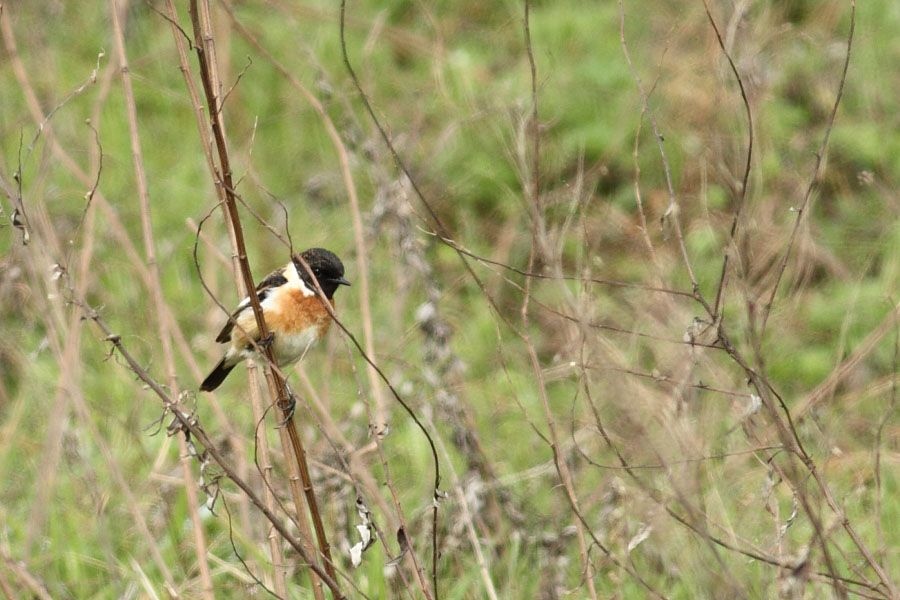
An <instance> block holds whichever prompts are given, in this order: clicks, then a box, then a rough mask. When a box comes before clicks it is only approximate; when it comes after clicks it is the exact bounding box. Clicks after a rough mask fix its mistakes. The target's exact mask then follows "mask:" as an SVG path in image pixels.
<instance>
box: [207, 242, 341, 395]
mask: <svg viewBox="0 0 900 600" xmlns="http://www.w3.org/2000/svg"><path fill="white" fill-rule="evenodd" d="M300 257H303V260H305V261H306V264H308V265H309V268H310V270H312V272H313V275H314V276H315V280H316V281H317V282H318V283H319V286H320V287H321V288H322V291H323V292H324V293H325V297H326V298H328V301H329V302H332V306H333V301H332V296H334V292H335V291H336V290H337V289H338V287H340V286H342V285H350V282H349V281H347V280H346V279H344V264H343V263H342V262H341V260H340V259H339V258H338V257H337V256H335V255H334V253H332V252H329V251H328V250H325V249H324V248H310V249H309V250H305V251H304V252H303V253H302V254H300V255H299V256H293V257H292V258H291V262H289V263H288V264H287V265H285V266H284V267H282V268H281V269H278V270H277V271H274V272H273V273H271V274H269V275H268V276H267V277H266V278H265V279H263V280H262V281H261V282H260V283H259V285H258V286H256V296H257V297H258V298H259V303H260V305H261V306H262V311H263V316H264V317H265V320H266V327H267V328H268V330H269V333H270V334H271V336H272V337H271V339H270V340H266V341H265V343H271V344H272V352H273V354H274V355H275V361H276V362H277V363H278V366H280V367H282V366H285V365H289V364H291V363H294V362H296V361H297V360H299V359H300V358H302V357H303V355H304V354H305V353H306V351H307V350H309V348H310V347H311V346H312V345H313V344H315V343H316V342H317V341H319V340H320V339H321V338H322V337H323V336H324V335H325V334H326V333H327V332H328V328H329V327H330V326H331V315H329V314H328V310H326V308H325V305H324V304H323V303H322V300H321V298H320V297H319V295H318V294H317V293H316V285H315V283H313V280H312V279H311V278H310V276H309V273H308V272H307V270H306V269H305V268H304V267H303V263H302V262H301V261H300ZM251 340H252V341H253V342H258V343H262V342H263V340H260V335H259V329H258V328H257V327H256V318H255V316H254V314H253V307H252V306H250V298H244V300H243V301H242V302H241V303H240V304H238V307H237V310H235V311H234V312H233V313H232V314H231V317H230V318H229V319H228V323H226V324H225V327H223V328H222V331H221V332H220V333H219V335H218V336H217V337H216V341H217V342H219V343H222V344H226V343H227V344H230V345H229V346H228V349H227V350H226V351H225V356H223V357H222V360H220V361H219V364H217V365H216V367H215V368H214V369H213V370H212V372H211V373H210V374H209V375H207V376H206V379H204V380H203V383H201V384H200V390H201V391H204V392H211V391H213V390H214V389H216V388H217V387H219V385H221V383H222V381H224V380H225V377H227V376H228V373H230V372H231V370H232V369H233V368H234V367H235V366H236V365H237V364H238V363H240V362H241V361H243V360H245V359H247V358H250V357H251V356H253V352H254V347H253V344H252V343H251Z"/></svg>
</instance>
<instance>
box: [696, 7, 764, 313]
mask: <svg viewBox="0 0 900 600" xmlns="http://www.w3.org/2000/svg"><path fill="white" fill-rule="evenodd" d="M703 8H704V10H705V11H706V18H707V19H708V20H709V24H710V25H711V26H712V28H713V31H714V32H715V34H716V40H717V41H718V43H719V48H720V49H721V50H722V54H724V55H725V58H726V59H727V60H728V65H729V66H730V67H731V72H732V73H733V74H734V78H735V80H736V81H737V84H738V88H739V89H740V91H741V101H742V102H743V103H744V110H745V111H746V113H747V163H746V165H745V166H744V176H743V179H742V180H741V189H740V190H739V193H738V199H737V207H736V208H735V209H734V217H733V218H732V221H731V230H730V231H729V233H728V242H727V244H726V248H725V254H724V258H723V259H722V273H721V275H720V276H719V285H718V287H717V288H716V300H715V302H714V303H713V318H718V317H720V312H719V309H720V308H721V303H722V298H723V295H724V293H725V286H726V285H727V281H728V262H729V258H730V257H731V256H734V257H735V260H737V253H738V248H737V244H736V243H735V234H736V233H737V229H738V223H739V222H740V219H741V212H742V211H743V209H744V205H745V204H746V200H747V186H748V185H749V184H750V168H751V166H752V164H753V112H752V111H751V110H750V100H749V98H747V90H746V89H744V80H743V79H742V78H741V74H740V73H739V72H738V69H737V65H735V64H734V59H732V58H731V54H730V53H729V52H728V48H727V47H726V46H725V42H724V41H723V40H722V34H721V33H720V32H719V27H718V25H716V20H715V19H713V16H712V13H711V12H710V10H709V4H708V2H707V0H703Z"/></svg>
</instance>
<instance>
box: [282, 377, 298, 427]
mask: <svg viewBox="0 0 900 600" xmlns="http://www.w3.org/2000/svg"><path fill="white" fill-rule="evenodd" d="M284 395H285V398H284V400H283V401H281V402H279V403H278V408H280V409H281V414H282V419H281V422H280V423H279V424H278V427H279V428H281V427H284V426H286V425H287V424H288V423H290V421H291V419H293V418H294V411H295V410H296V409H297V397H296V396H294V390H292V389H291V386H289V385H288V384H287V382H285V384H284Z"/></svg>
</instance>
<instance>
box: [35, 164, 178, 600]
mask: <svg viewBox="0 0 900 600" xmlns="http://www.w3.org/2000/svg"><path fill="white" fill-rule="evenodd" d="M98 168H99V167H98ZM19 183H20V185H21V179H19ZM93 185H94V187H92V188H91V189H92V191H91V192H89V196H91V195H93V194H94V192H96V183H94V184H93ZM36 208H37V209H38V210H37V211H36V212H37V213H38V214H36V215H35V219H33V222H34V225H35V227H37V228H38V230H37V231H36V233H38V232H39V238H38V240H39V241H38V242H36V243H35V244H33V245H32V246H30V247H31V248H34V252H33V253H32V255H31V260H29V261H28V264H29V265H30V266H31V268H32V275H33V277H34V279H35V281H36V282H38V285H42V283H41V282H43V281H44V280H45V277H46V275H45V274H46V273H47V272H49V270H50V266H51V265H53V264H58V263H56V261H54V260H53V259H52V258H51V257H50V255H49V254H48V253H53V254H55V255H60V254H61V244H60V242H59V239H58V237H57V235H56V232H55V230H54V229H53V227H52V224H51V221H50V218H49V216H48V215H47V214H46V212H45V211H44V210H43V207H42V206H41V205H38V206H37V207H36ZM92 215H93V212H92V209H91V207H90V206H88V211H87V212H86V215H85V216H86V219H85V225H86V226H87V227H86V229H85V233H84V236H85V244H84V247H83V249H82V254H81V259H80V265H79V271H81V272H85V273H87V272H88V270H89V266H90V257H91V254H92V251H93V243H94V237H93V216H92ZM61 267H62V268H63V272H64V273H66V272H68V267H67V265H61ZM86 288H87V283H82V284H80V285H79V286H78V289H86ZM57 291H58V290H56V289H52V290H51V289H48V290H47V293H46V294H45V297H47V298H48V299H51V302H50V305H49V310H48V311H47V318H46V320H45V323H46V325H47V327H48V329H49V330H50V332H51V335H50V336H48V339H49V341H50V346H51V348H52V350H53V352H54V354H55V356H56V359H57V362H58V363H60V364H63V366H64V368H65V362H66V360H67V358H66V356H65V353H64V349H63V346H62V345H61V344H60V340H62V339H63V338H69V337H77V333H76V331H77V329H76V330H68V331H64V330H61V329H60V328H61V327H65V323H66V321H65V319H64V318H63V307H62V304H61V298H60V296H59V294H58V293H57ZM72 291H73V292H75V290H72ZM76 313H77V311H76ZM72 322H73V323H75V324H76V326H77V327H78V328H80V327H81V319H80V318H77V319H74V318H73V320H72ZM67 383H68V384H69V385H70V387H69V389H68V391H69V392H70V394H71V398H72V400H73V404H74V406H75V408H76V414H77V415H78V417H79V418H80V420H82V421H83V422H84V424H85V425H86V427H87V428H88V429H89V433H90V439H92V440H94V442H95V443H96V445H97V447H98V448H99V449H100V452H101V454H102V455H103V457H104V459H105V461H106V463H107V465H108V466H109V470H110V474H111V475H112V478H113V480H114V482H115V483H116V485H117V486H118V488H119V492H120V493H121V495H122V497H123V499H124V503H125V505H126V506H127V507H128V509H129V511H130V512H131V514H132V518H133V519H134V521H135V524H136V526H137V529H138V531H139V532H140V534H141V535H142V537H143V538H144V540H145V542H146V544H147V547H148V549H149V551H150V555H151V557H152V559H153V561H154V562H155V563H156V566H157V568H159V570H160V574H161V575H162V577H163V580H164V582H165V587H166V590H167V591H168V593H169V594H170V596H172V597H173V598H177V597H178V593H177V591H176V586H175V584H174V578H173V577H172V573H171V572H170V570H169V567H168V565H167V564H166V562H165V560H164V558H163V556H162V553H161V552H160V550H159V547H158V545H157V544H156V540H155V538H154V537H153V534H152V533H151V531H150V528H149V527H148V525H147V522H146V520H145V519H144V515H143V514H142V513H141V509H140V505H139V503H138V501H137V498H136V497H135V495H134V493H133V492H132V489H131V484H130V483H129V482H128V481H127V479H126V478H125V476H124V474H123V471H122V469H121V467H120V465H119V463H118V459H117V457H116V454H115V453H113V452H112V450H111V449H110V448H109V446H108V445H107V444H106V442H105V440H104V438H103V437H102V435H101V433H100V431H99V430H98V429H97V427H96V424H95V423H94V421H93V419H92V415H91V411H90V408H89V407H88V405H87V404H86V402H85V401H84V398H83V396H82V395H81V394H80V390H79V389H78V387H77V384H76V383H75V381H74V380H70V381H68V382H67Z"/></svg>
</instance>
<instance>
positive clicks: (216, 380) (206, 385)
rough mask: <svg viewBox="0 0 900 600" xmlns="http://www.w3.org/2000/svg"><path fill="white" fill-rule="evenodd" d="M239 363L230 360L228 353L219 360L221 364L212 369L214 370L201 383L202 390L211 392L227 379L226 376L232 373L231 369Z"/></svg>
mask: <svg viewBox="0 0 900 600" xmlns="http://www.w3.org/2000/svg"><path fill="white" fill-rule="evenodd" d="M236 364H237V363H233V362H231V361H229V360H228V355H227V354H226V355H225V356H223V357H222V360H220V361H219V364H217V365H216V367H215V368H214V369H213V370H212V372H211V373H210V374H209V375H207V376H206V379H204V380H203V383H201V384H200V391H201V392H211V391H213V390H214V389H216V388H217V387H219V386H220V385H222V382H223V381H225V378H226V377H228V374H229V373H231V370H232V369H233V368H234V367H235V365H236Z"/></svg>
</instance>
